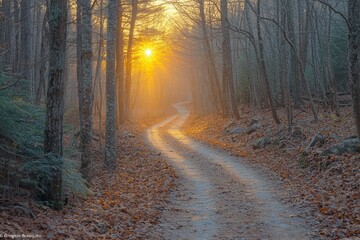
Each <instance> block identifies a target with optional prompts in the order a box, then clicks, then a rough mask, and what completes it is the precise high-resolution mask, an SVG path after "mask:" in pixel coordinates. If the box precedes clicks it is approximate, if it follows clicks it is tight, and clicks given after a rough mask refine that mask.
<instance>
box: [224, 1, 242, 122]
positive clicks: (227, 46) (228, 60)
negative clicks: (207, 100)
mask: <svg viewBox="0 0 360 240" xmlns="http://www.w3.org/2000/svg"><path fill="white" fill-rule="evenodd" d="M227 4H228V1H227V0H221V27H222V34H223V42H222V51H223V85H224V86H223V87H224V92H223V94H224V97H226V96H228V97H229V99H226V100H225V101H227V100H230V104H231V108H232V113H233V115H234V117H235V118H236V119H240V115H239V110H238V108H237V102H236V95H235V88H234V79H233V78H234V76H233V75H234V74H233V63H232V56H231V42H230V23H229V19H228V6H227ZM227 93H229V94H227Z"/></svg>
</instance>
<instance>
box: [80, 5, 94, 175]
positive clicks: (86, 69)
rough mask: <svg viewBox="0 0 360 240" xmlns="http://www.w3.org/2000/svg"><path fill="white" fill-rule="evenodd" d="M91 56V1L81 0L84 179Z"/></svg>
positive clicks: (88, 144) (87, 167)
mask: <svg viewBox="0 0 360 240" xmlns="http://www.w3.org/2000/svg"><path fill="white" fill-rule="evenodd" d="M92 56H93V54H92V24H91V2H90V0H81V78H80V82H81V83H80V84H79V85H81V86H82V88H81V92H80V95H79V99H81V101H80V104H82V106H81V107H80V115H81V117H80V120H81V122H80V151H81V173H82V174H83V176H84V177H85V178H86V179H88V177H89V173H90V169H91V157H92V152H91V151H92V138H93V94H92ZM78 82H79V80H78Z"/></svg>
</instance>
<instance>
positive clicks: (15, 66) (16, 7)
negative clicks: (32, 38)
mask: <svg viewBox="0 0 360 240" xmlns="http://www.w3.org/2000/svg"><path fill="white" fill-rule="evenodd" d="M19 1H20V0H14V31H15V39H14V45H15V47H14V57H13V72H14V73H19V72H20V64H19V58H20V57H19V54H20V30H19V29H20V28H19V25H20V8H19Z"/></svg>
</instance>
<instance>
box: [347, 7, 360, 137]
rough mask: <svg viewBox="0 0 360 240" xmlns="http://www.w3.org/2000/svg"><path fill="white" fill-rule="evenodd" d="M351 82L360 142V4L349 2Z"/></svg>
mask: <svg viewBox="0 0 360 240" xmlns="http://www.w3.org/2000/svg"><path fill="white" fill-rule="evenodd" d="M348 1H349V2H348V14H349V17H348V23H349V42H348V44H349V46H348V51H349V53H348V54H349V80H350V89H351V96H352V99H353V111H354V118H355V126H356V130H357V135H358V138H359V140H360V2H359V1H358V0H348Z"/></svg>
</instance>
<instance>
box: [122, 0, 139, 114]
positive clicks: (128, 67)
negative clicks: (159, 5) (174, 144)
mask: <svg viewBox="0 0 360 240" xmlns="http://www.w3.org/2000/svg"><path fill="white" fill-rule="evenodd" d="M131 7H132V8H131V21H130V29H129V40H128V46H127V53H126V72H125V107H126V117H127V118H128V119H129V118H130V114H131V73H132V48H133V42H134V30H135V24H136V18H137V14H138V0H132V4H131Z"/></svg>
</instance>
